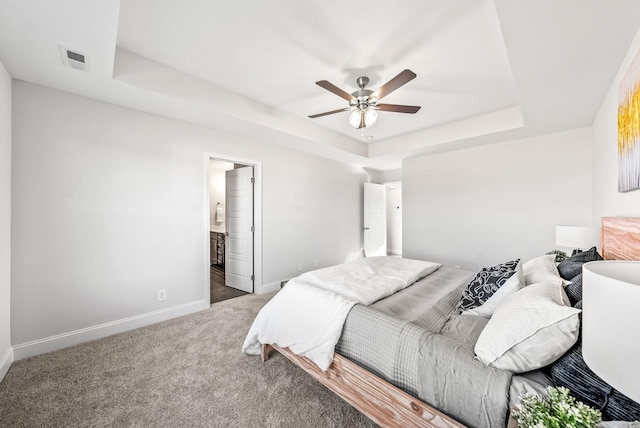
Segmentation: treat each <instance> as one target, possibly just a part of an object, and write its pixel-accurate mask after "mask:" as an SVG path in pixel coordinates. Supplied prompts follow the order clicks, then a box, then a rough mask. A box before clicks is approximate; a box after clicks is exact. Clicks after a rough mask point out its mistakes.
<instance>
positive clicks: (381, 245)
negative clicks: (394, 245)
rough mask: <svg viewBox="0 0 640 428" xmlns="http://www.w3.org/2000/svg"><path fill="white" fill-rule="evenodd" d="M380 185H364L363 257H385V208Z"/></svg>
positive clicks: (383, 189)
mask: <svg viewBox="0 0 640 428" xmlns="http://www.w3.org/2000/svg"><path fill="white" fill-rule="evenodd" d="M385 192H386V190H385V187H384V186H383V185H382V184H373V183H364V255H365V256H367V257H370V256H386V255H387V206H386V202H385Z"/></svg>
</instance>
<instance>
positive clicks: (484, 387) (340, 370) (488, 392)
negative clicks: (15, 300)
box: [260, 218, 640, 427]
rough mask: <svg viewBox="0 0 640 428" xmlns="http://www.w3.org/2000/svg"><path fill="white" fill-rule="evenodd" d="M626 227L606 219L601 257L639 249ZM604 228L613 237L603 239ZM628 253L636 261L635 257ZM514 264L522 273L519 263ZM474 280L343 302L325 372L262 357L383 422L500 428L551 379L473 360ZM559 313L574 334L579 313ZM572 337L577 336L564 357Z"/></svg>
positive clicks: (455, 279) (448, 280) (440, 276)
mask: <svg viewBox="0 0 640 428" xmlns="http://www.w3.org/2000/svg"><path fill="white" fill-rule="evenodd" d="M630 224H631V225H633V226H632V227H634V228H635V227H637V226H638V224H640V223H639V222H638V219H615V218H607V219H603V229H602V230H603V242H604V244H605V245H606V247H604V248H603V253H604V254H620V251H618V250H615V251H614V247H615V248H618V249H619V248H624V249H625V250H624V251H623V252H624V253H625V254H628V249H629V248H632V249H633V248H635V247H636V246H637V244H638V242H640V236H638V235H637V234H631V235H628V234H626V235H625V234H624V233H623V234H620V233H618V232H619V231H620V229H621V228H623V230H628V228H629V225H630ZM610 231H615V232H616V239H614V240H611V239H609V238H610V237H611V236H612V233H610ZM620 236H623V238H620ZM612 242H613V243H612ZM612 246H613V247H612ZM633 251H635V250H633ZM627 257H637V258H636V260H639V259H640V254H637V253H635V252H632V255H631V256H627ZM546 260H548V258H547V259H546ZM516 265H517V266H520V268H522V263H516ZM533 265H535V263H533ZM538 267H539V266H538V265H535V266H532V265H530V266H529V269H528V272H522V273H521V275H522V276H523V278H524V277H527V275H528V276H529V278H528V279H529V280H530V281H529V282H531V281H538V280H539V275H544V274H546V273H544V272H543V273H540V272H538V271H537V270H536V269H538ZM534 268H535V269H534ZM554 268H555V265H554ZM514 269H515V268H514ZM556 272H557V271H556ZM474 275H476V276H477V275H479V274H476V273H475V272H471V271H465V270H461V269H455V268H452V267H447V266H439V267H438V268H437V269H435V270H433V271H431V272H429V273H428V274H426V275H425V276H422V277H421V278H419V279H418V280H417V281H415V282H413V283H412V284H411V285H410V286H407V287H406V288H400V289H399V290H397V291H395V292H394V293H392V294H390V295H388V296H386V297H384V298H382V299H379V300H376V301H375V302H374V303H371V304H367V305H363V304H354V305H351V306H349V307H348V308H347V310H346V312H347V315H346V316H345V318H344V322H343V323H342V324H341V329H340V334H339V338H338V340H337V343H335V353H333V352H332V357H333V358H332V361H330V365H328V367H323V368H321V367H322V366H323V365H322V364H317V363H314V362H313V361H312V360H311V359H309V358H307V357H305V356H300V355H297V354H298V353H299V352H296V353H294V352H292V351H291V350H290V349H288V348H287V347H284V346H278V345H276V344H274V343H272V342H273V341H271V340H266V341H263V342H262V343H261V344H260V345H261V346H260V353H261V355H262V359H263V361H266V360H267V359H268V357H269V354H270V352H271V351H272V350H276V351H278V352H280V353H282V354H283V355H284V356H285V357H287V358H289V359H290V360H291V361H293V362H294V363H295V364H297V365H298V366H300V367H302V368H303V369H304V370H305V371H307V372H308V373H309V374H311V375H312V376H313V377H314V378H316V379H317V380H318V381H320V382H322V383H323V384H325V385H326V386H327V387H328V388H330V389H331V390H333V391H334V392H335V393H336V394H338V395H339V396H341V397H342V398H343V399H345V400H346V401H347V402H349V403H350V404H351V405H353V406H354V407H355V408H357V409H358V410H360V411H361V412H362V413H364V414H365V415H366V416H368V417H369V418H370V419H372V420H373V421H374V422H376V423H377V424H379V425H381V426H397V427H406V426H428V427H460V426H467V425H468V426H506V425H507V423H508V419H509V409H510V408H511V406H513V403H514V401H515V400H514V398H517V397H518V396H519V395H520V394H521V393H523V392H538V391H540V390H541V389H543V388H544V387H545V386H546V385H548V384H549V382H550V381H549V380H550V377H549V376H548V375H545V374H542V373H540V371H539V370H531V371H529V370H527V369H526V362H524V363H523V364H525V369H524V370H525V373H522V374H517V375H514V374H513V372H512V371H511V370H508V369H504V368H501V367H500V364H494V365H493V366H492V365H487V364H486V363H485V362H483V361H480V360H479V359H478V358H477V357H476V354H477V353H478V352H477V345H478V343H479V342H480V341H481V340H479V338H480V339H481V335H483V334H485V333H486V331H485V330H489V329H488V328H485V327H486V326H487V324H488V322H489V318H487V317H483V316H476V314H474V313H473V310H472V311H471V313H467V312H465V313H462V314H461V313H460V311H459V305H460V297H461V295H462V294H463V292H465V290H466V289H465V287H468V285H469V283H470V280H471V281H472V282H473V279H474ZM531 275H534V276H535V275H538V277H537V278H534V277H532V276H531ZM523 285H525V284H523ZM566 285H567V284H566V283H563V284H562V286H566ZM287 287H288V286H287ZM279 294H280V293H279ZM567 303H568V302H567ZM494 310H495V308H494ZM565 312H566V314H564V315H563V316H566V319H567V320H569V319H570V320H571V323H573V324H571V325H572V327H571V328H572V329H573V330H574V331H575V330H576V327H575V320H576V319H577V313H578V312H579V310H575V311H573V312H572V311H569V310H568V309H567V310H565ZM496 318H497V316H496ZM563 319H564V318H563ZM563 322H564V321H563ZM577 328H579V326H578V327H577ZM483 332H484V333H483ZM575 340H577V333H575V338H574V339H573V342H571V343H569V344H568V345H566V344H565V345H564V346H565V348H564V349H563V350H562V352H564V351H566V350H567V349H568V348H570V347H571V346H572V345H573V343H575ZM303 354H304V353H303ZM556 358H557V356H552V359H556ZM518 364H520V362H518ZM427 403H428V404H427Z"/></svg>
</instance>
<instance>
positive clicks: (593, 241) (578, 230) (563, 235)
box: [556, 226, 600, 249]
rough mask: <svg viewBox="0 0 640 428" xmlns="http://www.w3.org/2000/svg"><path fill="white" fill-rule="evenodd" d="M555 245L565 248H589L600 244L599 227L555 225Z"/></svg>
mask: <svg viewBox="0 0 640 428" xmlns="http://www.w3.org/2000/svg"><path fill="white" fill-rule="evenodd" d="M556 245H558V246H560V247H567V248H581V249H582V248H591V247H597V246H599V245H600V228H599V227H586V226H556Z"/></svg>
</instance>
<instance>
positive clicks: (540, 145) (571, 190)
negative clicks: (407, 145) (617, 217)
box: [402, 128, 591, 270]
mask: <svg viewBox="0 0 640 428" xmlns="http://www.w3.org/2000/svg"><path fill="white" fill-rule="evenodd" d="M402 192H403V201H404V216H403V236H402V239H403V256H404V257H409V258H418V259H425V260H432V261H437V262H442V263H445V264H449V265H460V266H462V267H463V268H469V269H471V270H476V269H479V268H481V267H483V266H490V265H494V264H497V263H501V262H505V261H507V260H511V259H514V258H522V259H523V260H527V259H529V258H532V257H535V256H537V255H541V254H543V253H544V252H546V251H548V250H551V249H553V248H555V226H556V225H562V224H574V225H583V224H590V223H591V130H590V128H584V129H578V130H572V131H568V132H562V133H556V134H550V135H544V136H540V137H535V138H527V139H522V140H516V141H507V142H503V143H498V144H492V145H487V146H482V147H476V148H472V149H467V150H460V151H455V152H449V153H442V154H437V155H432V156H425V157H420V158H414V159H408V160H405V161H404V162H403V172H402Z"/></svg>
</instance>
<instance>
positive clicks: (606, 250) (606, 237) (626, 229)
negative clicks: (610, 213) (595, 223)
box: [602, 217, 640, 260]
mask: <svg viewBox="0 0 640 428" xmlns="http://www.w3.org/2000/svg"><path fill="white" fill-rule="evenodd" d="M602 257H604V259H605V260H640V218H637V217H602Z"/></svg>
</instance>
